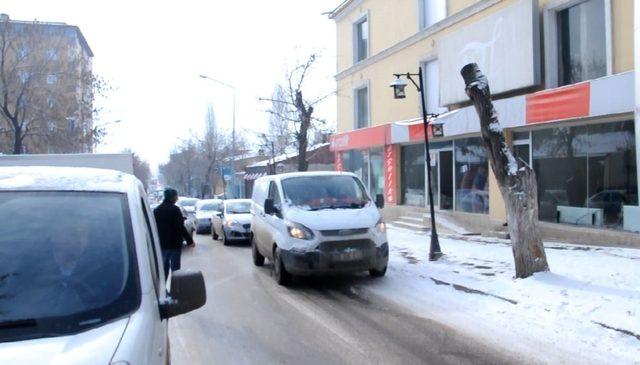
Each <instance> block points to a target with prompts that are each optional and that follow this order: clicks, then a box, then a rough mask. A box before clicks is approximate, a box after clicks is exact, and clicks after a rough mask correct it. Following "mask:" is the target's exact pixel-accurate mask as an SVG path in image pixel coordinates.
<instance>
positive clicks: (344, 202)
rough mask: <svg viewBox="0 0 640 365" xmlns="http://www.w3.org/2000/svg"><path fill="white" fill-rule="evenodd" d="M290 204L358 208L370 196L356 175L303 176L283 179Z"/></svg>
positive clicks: (317, 208)
mask: <svg viewBox="0 0 640 365" xmlns="http://www.w3.org/2000/svg"><path fill="white" fill-rule="evenodd" d="M282 190H283V192H284V198H285V201H286V202H287V204H289V205H292V206H297V207H300V208H302V209H306V210H321V209H357V208H362V207H364V206H365V205H366V204H367V203H368V202H369V198H368V197H367V193H366V192H365V190H364V187H363V186H362V184H361V183H360V182H359V181H358V179H356V178H355V177H353V176H341V175H326V176H300V177H292V178H288V179H284V180H282Z"/></svg>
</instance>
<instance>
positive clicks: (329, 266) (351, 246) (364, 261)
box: [281, 239, 389, 275]
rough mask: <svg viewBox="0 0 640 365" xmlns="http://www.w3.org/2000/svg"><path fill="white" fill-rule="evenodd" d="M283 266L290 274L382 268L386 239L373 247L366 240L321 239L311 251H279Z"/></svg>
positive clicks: (384, 262)
mask: <svg viewBox="0 0 640 365" xmlns="http://www.w3.org/2000/svg"><path fill="white" fill-rule="evenodd" d="M281 258H282V262H283V264H284V267H285V269H286V270H287V271H288V272H289V273H291V274H294V275H312V274H331V273H348V272H357V271H366V270H370V269H376V270H382V269H384V268H385V267H386V266H387V263H388V261H389V245H388V243H387V242H385V243H383V244H382V245H380V246H376V245H375V244H374V243H373V241H371V240H367V239H360V240H352V241H333V242H331V241H329V242H322V243H321V244H320V245H318V247H317V248H316V249H315V250H311V251H298V250H295V249H292V250H282V251H281Z"/></svg>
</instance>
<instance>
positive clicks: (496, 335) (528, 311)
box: [369, 228, 640, 364]
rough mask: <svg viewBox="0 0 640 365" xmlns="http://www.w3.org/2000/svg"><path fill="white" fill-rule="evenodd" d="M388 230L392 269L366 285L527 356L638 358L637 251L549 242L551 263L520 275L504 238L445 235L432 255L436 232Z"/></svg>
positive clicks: (601, 360) (588, 360)
mask: <svg viewBox="0 0 640 365" xmlns="http://www.w3.org/2000/svg"><path fill="white" fill-rule="evenodd" d="M388 234H389V243H390V251H391V253H390V255H391V256H390V265H389V271H388V273H387V276H386V277H385V278H383V279H382V280H378V281H375V282H374V283H373V285H371V286H370V287H369V289H370V290H372V291H374V292H376V293H377V294H380V295H383V296H385V297H388V298H389V299H391V300H394V301H396V302H398V303H400V304H402V305H405V306H407V307H409V308H410V309H411V310H412V311H413V312H414V313H415V314H416V315H418V316H425V317H428V318H432V319H435V320H437V321H440V322H442V323H445V324H448V325H450V326H452V327H453V328H457V329H459V330H461V331H463V332H466V333H468V334H471V335H474V336H475V337H478V338H480V339H482V340H484V341H485V342H487V343H488V344H490V345H493V346H498V347H499V348H502V349H504V350H507V351H511V352H514V353H519V354H523V356H525V359H526V360H527V361H531V360H537V361H539V362H542V363H552V364H558V363H566V364H575V363H580V364H640V250H633V249H621V248H608V247H607V248H604V247H593V246H591V247H586V246H576V245H569V244H560V243H545V247H546V252H547V256H548V260H549V265H550V267H551V272H548V273H538V274H535V275H534V276H533V277H530V278H527V279H515V278H514V272H515V270H514V266H513V258H512V255H511V247H510V245H509V241H507V240H499V239H493V238H491V239H489V238H482V237H475V236H460V235H441V237H440V245H441V247H442V251H443V252H444V253H445V256H443V257H442V258H441V259H440V260H439V261H437V262H429V261H428V260H427V256H428V250H429V248H428V244H429V239H428V238H429V233H426V234H425V233H417V232H412V231H408V230H403V229H399V228H390V229H389V230H388ZM606 327H610V328H606ZM625 331H626V333H625Z"/></svg>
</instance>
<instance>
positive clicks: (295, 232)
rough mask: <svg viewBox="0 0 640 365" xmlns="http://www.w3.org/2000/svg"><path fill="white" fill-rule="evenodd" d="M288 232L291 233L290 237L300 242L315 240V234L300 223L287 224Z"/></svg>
mask: <svg viewBox="0 0 640 365" xmlns="http://www.w3.org/2000/svg"><path fill="white" fill-rule="evenodd" d="M287 232H289V236H291V237H293V238H297V239H299V240H312V239H313V232H312V231H311V230H310V229H309V228H307V227H305V226H303V225H302V224H300V223H295V222H287Z"/></svg>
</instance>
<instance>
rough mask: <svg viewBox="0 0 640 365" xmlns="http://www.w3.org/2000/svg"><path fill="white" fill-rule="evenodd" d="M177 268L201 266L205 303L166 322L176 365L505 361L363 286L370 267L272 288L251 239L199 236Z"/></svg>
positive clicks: (508, 361) (268, 271)
mask: <svg viewBox="0 0 640 365" xmlns="http://www.w3.org/2000/svg"><path fill="white" fill-rule="evenodd" d="M196 243H197V246H196V247H195V248H194V249H191V250H186V251H185V253H184V255H183V262H182V266H183V268H191V269H197V270H201V271H202V273H203V274H204V277H205V280H206V286H207V304H206V305H205V306H204V307H203V308H201V309H199V310H197V311H194V312H192V313H189V314H186V315H183V316H180V317H178V318H175V319H172V320H171V321H170V337H171V354H172V363H173V364H174V365H182V364H189V365H197V364H305V365H309V364H364V363H370V364H511V363H514V364H515V363H521V361H519V360H518V359H516V358H515V357H512V356H511V355H506V354H500V353H498V352H496V351H495V350H493V349H490V348H487V347H486V346H484V345H482V344H480V343H479V342H478V341H476V340H474V339H471V338H468V337H466V336H464V335H461V334H460V333H457V332H456V331H455V330H453V329H451V328H448V327H446V326H443V325H442V324H439V323H436V322H433V321H430V320H426V319H423V318H420V317H417V316H415V315H412V314H410V313H407V311H405V310H403V308H401V307H398V306H396V305H395V304H393V303H391V302H389V301H386V300H384V299H383V298H381V297H377V296H373V295H371V294H368V293H367V291H366V286H367V283H368V282H370V281H371V280H384V279H372V278H369V277H368V275H356V276H348V277H330V278H313V279H302V280H300V279H298V280H296V281H295V282H294V284H293V286H291V287H289V288H284V287H281V286H278V285H277V284H276V283H275V281H274V279H273V277H272V276H271V266H270V264H268V263H267V264H266V265H265V266H264V267H262V268H257V267H254V266H253V264H252V262H251V250H250V248H249V246H230V247H225V246H223V245H222V243H221V242H220V241H218V242H214V241H213V240H212V239H211V237H210V236H206V235H205V236H197V237H196Z"/></svg>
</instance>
